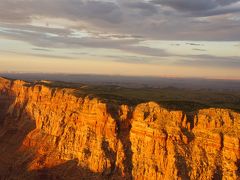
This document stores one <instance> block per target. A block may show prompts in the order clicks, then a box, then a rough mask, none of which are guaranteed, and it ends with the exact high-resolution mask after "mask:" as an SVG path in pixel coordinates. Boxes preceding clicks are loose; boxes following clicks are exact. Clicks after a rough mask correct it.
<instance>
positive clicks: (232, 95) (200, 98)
mask: <svg viewBox="0 0 240 180" xmlns="http://www.w3.org/2000/svg"><path fill="white" fill-rule="evenodd" d="M34 84H42V85H45V86H49V87H52V88H73V89H75V91H74V95H75V96H77V97H85V96H89V97H98V98H100V99H101V100H103V101H105V102H111V103H117V104H128V105H132V106H134V105H136V104H139V103H142V102H148V101H155V102H158V103H159V104H160V105H161V106H163V107H165V108H168V109H172V110H183V111H185V112H191V111H195V110H198V109H202V108H209V107H215V108H229V109H233V110H236V111H240V92H237V91H230V90H218V91H216V90H208V89H201V90H191V89H180V88H174V87H168V88H150V87H147V88H146V87H141V88H126V87H121V86H114V85H84V84H80V83H65V82H44V81H41V82H35V83H34Z"/></svg>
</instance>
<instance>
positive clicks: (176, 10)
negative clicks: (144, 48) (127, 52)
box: [0, 0, 240, 40]
mask: <svg viewBox="0 0 240 180" xmlns="http://www.w3.org/2000/svg"><path fill="white" fill-rule="evenodd" d="M236 2H238V1H237V0H228V1H227V0H201V1H200V0H168V1H166V0H153V1H150V2H147V1H144V0H135V1H127V0H121V1H120V0H115V1H97V0H95V1H89V0H51V1H49V0H41V1H38V0H31V1H29V0H7V1H6V0H0V22H2V23H3V22H4V23H10V24H14V25H15V26H19V27H18V28H22V27H21V26H23V25H24V26H26V25H28V23H30V22H31V19H32V18H41V17H49V18H62V19H67V20H70V21H72V22H74V23H75V25H74V27H71V26H68V27H66V28H68V29H72V28H77V29H82V28H85V29H87V30H93V31H96V32H100V33H108V34H119V36H121V35H123V36H124V35H126V34H128V35H130V36H133V37H135V36H136V37H144V38H145V39H162V40H240V36H239V32H240V31H239V22H236V21H233V20H231V19H229V18H228V17H222V18H218V19H216V18H215V19H212V18H210V17H209V18H208V19H207V20H206V21H202V20H199V19H198V18H199V17H205V16H213V15H214V16H218V15H223V14H226V13H230V14H232V15H233V14H239V12H240V9H239V8H240V6H239V5H238V6H237V5H236V4H235V3H236ZM166 7H171V8H172V9H169V8H166ZM203 22H207V23H203ZM28 28H31V27H28ZM209 29H211V31H210V30H209ZM226 29H227V30H226ZM55 30H56V29H55ZM46 31H48V30H47V29H46Z"/></svg>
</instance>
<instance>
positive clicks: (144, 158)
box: [0, 78, 240, 180]
mask: <svg viewBox="0 0 240 180" xmlns="http://www.w3.org/2000/svg"><path fill="white" fill-rule="evenodd" d="M0 147H1V149H0V179H166V180H171V179H196V180H197V179H206V180H207V179H209V180H210V179H227V180H229V179H238V178H240V114H239V113H237V112H234V111H232V110H229V109H217V108H210V109H201V110H199V111H197V112H193V113H192V115H191V116H190V115H187V114H186V113H184V112H182V111H173V110H167V109H165V108H163V107H161V105H159V104H157V103H154V102H147V103H142V104H139V105H137V106H134V107H132V106H128V105H117V104H113V103H107V102H103V101H102V100H100V99H98V98H90V97H88V96H86V97H76V96H74V89H64V88H61V89H60V88H50V87H46V86H43V85H39V84H29V83H27V82H24V81H19V80H16V81H12V80H7V79H4V78H0Z"/></svg>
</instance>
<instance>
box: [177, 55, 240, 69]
mask: <svg viewBox="0 0 240 180" xmlns="http://www.w3.org/2000/svg"><path fill="white" fill-rule="evenodd" d="M176 64H177V65H182V66H194V67H207V68H211V67H214V68H216V67H219V68H234V69H239V68H240V57H235V56H233V57H219V56H211V55H192V56H185V57H183V59H182V60H180V61H177V62H176Z"/></svg>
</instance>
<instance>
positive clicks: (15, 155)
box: [0, 90, 35, 180]
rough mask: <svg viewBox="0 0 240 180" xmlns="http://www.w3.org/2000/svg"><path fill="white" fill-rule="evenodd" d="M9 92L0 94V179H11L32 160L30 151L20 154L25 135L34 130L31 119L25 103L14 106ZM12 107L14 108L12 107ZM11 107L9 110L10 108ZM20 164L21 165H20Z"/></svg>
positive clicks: (12, 97)
mask: <svg viewBox="0 0 240 180" xmlns="http://www.w3.org/2000/svg"><path fill="white" fill-rule="evenodd" d="M15 99H16V96H15V95H14V94H13V93H12V92H11V91H5V90H4V91H1V92H0V101H1V103H0V109H1V110H0V113H1V114H0V117H1V118H0V147H1V148H0V154H1V156H0V179H1V180H2V179H11V178H9V177H11V175H12V174H15V173H18V172H19V171H22V168H23V167H24V164H27V163H28V161H29V159H31V158H32V155H33V153H32V152H31V150H29V151H26V152H24V153H23V152H21V151H20V149H21V146H22V143H23V141H24V139H25V138H26V136H27V134H28V133H29V132H30V131H32V130H33V129H35V123H34V120H33V118H32V117H31V116H30V115H29V114H28V113H27V112H26V111H25V106H26V103H27V102H23V103H22V104H14V103H15ZM13 105H14V106H13ZM10 107H11V108H10ZM20 164H21V165H20Z"/></svg>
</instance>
